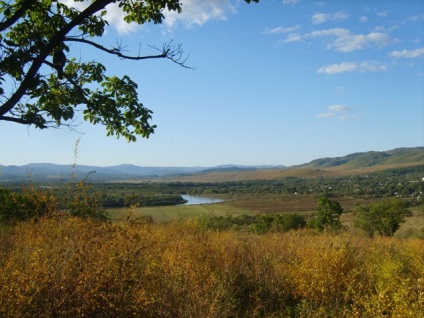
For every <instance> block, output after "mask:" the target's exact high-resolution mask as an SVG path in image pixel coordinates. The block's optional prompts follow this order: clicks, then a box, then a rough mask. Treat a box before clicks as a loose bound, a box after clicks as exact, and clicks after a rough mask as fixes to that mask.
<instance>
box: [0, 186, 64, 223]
mask: <svg viewBox="0 0 424 318" xmlns="http://www.w3.org/2000/svg"><path fill="white" fill-rule="evenodd" d="M57 209H58V204H57V200H56V198H55V197H54V196H53V195H52V194H51V192H50V191H49V190H48V189H41V188H37V187H36V186H34V185H32V184H31V185H30V186H29V187H28V188H24V189H23V191H22V193H15V192H11V191H9V190H7V189H3V188H1V189H0V218H1V222H2V223H5V224H13V223H16V222H17V221H26V220H30V219H34V218H40V217H42V216H52V215H53V214H54V213H55V212H56V211H57Z"/></svg>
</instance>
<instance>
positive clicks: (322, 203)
mask: <svg viewBox="0 0 424 318" xmlns="http://www.w3.org/2000/svg"><path fill="white" fill-rule="evenodd" d="M342 213H343V209H342V207H341V206H340V203H338V202H337V201H332V200H329V199H327V198H325V197H322V198H319V199H318V204H317V215H316V216H315V217H314V218H311V219H309V221H308V226H309V227H310V228H314V229H317V230H319V231H324V230H330V231H338V230H340V229H341V228H342V223H341V222H340V215H341V214H342Z"/></svg>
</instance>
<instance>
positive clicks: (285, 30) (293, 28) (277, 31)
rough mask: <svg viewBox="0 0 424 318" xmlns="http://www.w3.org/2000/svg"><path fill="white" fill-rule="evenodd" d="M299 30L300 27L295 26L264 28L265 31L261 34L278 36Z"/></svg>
mask: <svg viewBox="0 0 424 318" xmlns="http://www.w3.org/2000/svg"><path fill="white" fill-rule="evenodd" d="M298 29H300V25H295V26H291V27H282V26H279V27H275V28H272V29H270V28H266V29H265V31H264V32H263V34H280V33H291V32H294V31H296V30H298Z"/></svg>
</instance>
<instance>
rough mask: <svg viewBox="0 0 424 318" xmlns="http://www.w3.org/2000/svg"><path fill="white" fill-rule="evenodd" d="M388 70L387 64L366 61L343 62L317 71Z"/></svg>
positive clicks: (328, 73)
mask: <svg viewBox="0 0 424 318" xmlns="http://www.w3.org/2000/svg"><path fill="white" fill-rule="evenodd" d="M383 71H387V66H386V65H384V64H382V63H380V62H376V61H365V62H361V63H358V62H342V63H338V64H331V65H327V66H323V67H320V68H319V69H318V70H317V72H318V73H322V74H327V75H334V74H339V73H345V72H383Z"/></svg>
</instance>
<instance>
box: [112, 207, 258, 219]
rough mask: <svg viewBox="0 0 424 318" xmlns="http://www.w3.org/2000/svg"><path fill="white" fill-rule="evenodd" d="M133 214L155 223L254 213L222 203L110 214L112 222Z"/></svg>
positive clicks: (125, 210)
mask: <svg viewBox="0 0 424 318" xmlns="http://www.w3.org/2000/svg"><path fill="white" fill-rule="evenodd" d="M129 213H131V214H132V216H133V217H135V218H137V217H143V216H148V217H151V218H152V219H153V221H155V222H169V221H174V220H188V219H195V218H198V217H201V216H202V215H215V216H227V215H232V216H237V215H243V214H246V215H253V214H254V212H252V211H249V210H247V209H243V208H238V207H233V206H229V205H227V204H222V203H214V204H202V205H174V206H157V207H142V208H140V207H136V208H123V209H110V210H108V214H109V216H110V217H111V219H112V220H117V219H122V218H126V217H127V216H128V214H129Z"/></svg>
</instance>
